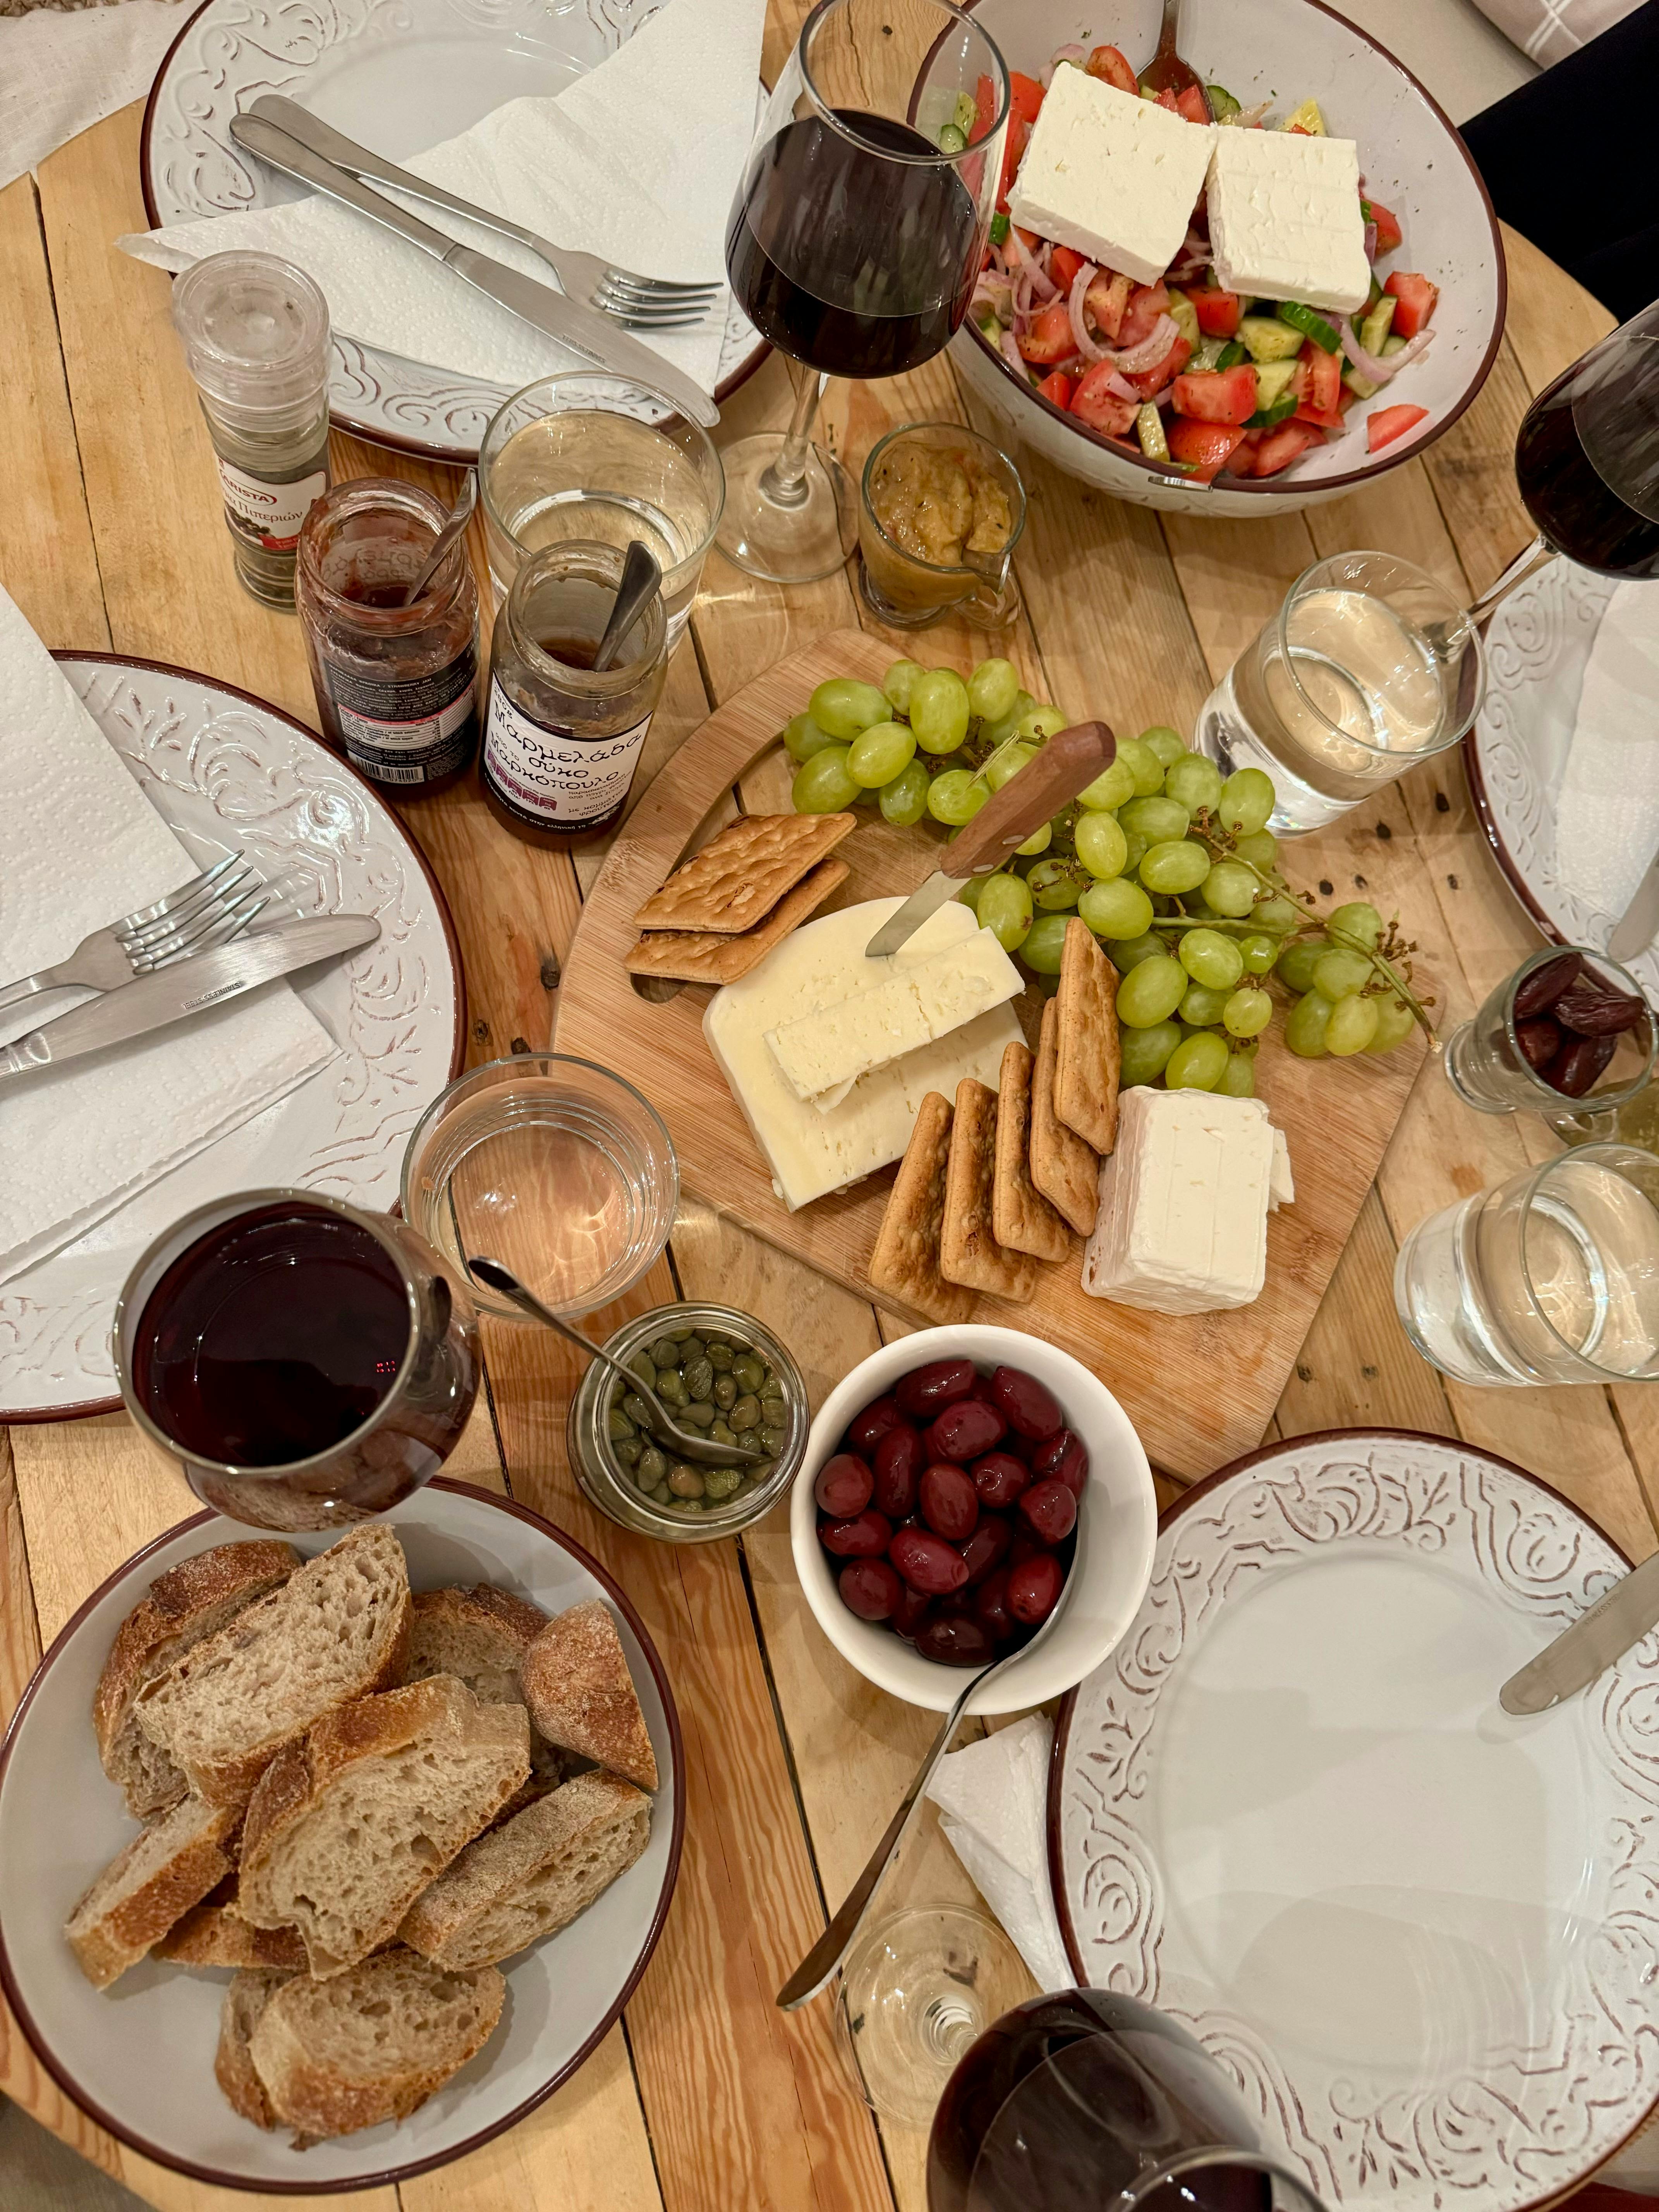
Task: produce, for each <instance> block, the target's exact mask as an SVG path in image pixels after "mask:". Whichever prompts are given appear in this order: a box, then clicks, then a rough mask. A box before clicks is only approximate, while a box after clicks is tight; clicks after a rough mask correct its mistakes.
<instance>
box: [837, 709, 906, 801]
mask: <svg viewBox="0 0 1659 2212" xmlns="http://www.w3.org/2000/svg"><path fill="white" fill-rule="evenodd" d="M915 756H916V741H915V738H913V737H912V736H911V734H910V732H909V731H908V730H907V729H906V728H905V726H904V725H903V723H902V722H872V724H871V726H870V727H869V728H868V729H867V730H861V731H860V732H859V734H858V736H857V737H855V738H854V740H853V742H852V744H851V745H850V746H848V752H847V773H848V775H850V776H851V777H852V779H853V781H854V783H861V784H862V785H863V786H864V788H865V789H866V791H879V790H880V788H881V787H882V786H883V784H884V783H890V782H891V781H893V778H894V777H895V776H896V775H897V774H898V773H899V771H900V769H906V768H908V767H909V765H910V763H911V762H912V761H913V760H914V759H915Z"/></svg>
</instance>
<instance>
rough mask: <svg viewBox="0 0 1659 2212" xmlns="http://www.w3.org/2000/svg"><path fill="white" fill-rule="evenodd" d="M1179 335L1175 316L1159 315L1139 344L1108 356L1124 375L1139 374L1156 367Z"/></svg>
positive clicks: (1114, 366)
mask: <svg viewBox="0 0 1659 2212" xmlns="http://www.w3.org/2000/svg"><path fill="white" fill-rule="evenodd" d="M1180 336H1181V332H1180V331H1179V329H1178V328H1177V327H1176V319H1175V317H1174V316H1173V315H1160V316H1159V317H1158V320H1157V321H1156V322H1155V323H1154V324H1153V325H1152V331H1151V332H1150V334H1149V335H1148V336H1147V337H1144V338H1142V340H1141V341H1140V343H1139V345H1133V346H1129V347H1127V349H1125V350H1124V351H1123V352H1121V353H1119V354H1114V355H1112V356H1109V359H1110V361H1111V363H1112V366H1113V368H1117V369H1121V370H1122V372H1123V374H1125V375H1126V376H1139V375H1141V374H1144V373H1145V372H1146V370H1147V369H1149V368H1157V367H1158V363H1159V362H1161V361H1162V360H1163V358H1164V355H1165V354H1166V353H1168V352H1169V350H1170V347H1171V346H1172V345H1173V344H1174V343H1175V342H1176V339H1177V338H1178V337H1180Z"/></svg>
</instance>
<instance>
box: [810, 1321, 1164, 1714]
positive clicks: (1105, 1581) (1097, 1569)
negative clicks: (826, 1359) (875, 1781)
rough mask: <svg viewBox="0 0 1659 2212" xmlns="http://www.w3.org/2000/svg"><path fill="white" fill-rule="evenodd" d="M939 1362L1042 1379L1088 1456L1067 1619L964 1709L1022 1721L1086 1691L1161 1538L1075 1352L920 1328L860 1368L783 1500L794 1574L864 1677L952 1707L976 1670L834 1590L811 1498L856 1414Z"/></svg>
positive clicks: (1120, 1429) (980, 1328)
mask: <svg viewBox="0 0 1659 2212" xmlns="http://www.w3.org/2000/svg"><path fill="white" fill-rule="evenodd" d="M936 1359H971V1360H972V1361H973V1363H974V1364H975V1367H977V1368H978V1369H979V1370H980V1372H981V1375H988V1374H990V1373H991V1371H992V1370H994V1368H998V1367H1017V1368H1019V1369H1021V1370H1023V1371H1024V1373H1026V1374H1028V1375H1032V1376H1036V1380H1037V1381H1038V1382H1039V1383H1042V1384H1043V1385H1044V1386H1045V1387H1046V1388H1047V1389H1048V1390H1050V1391H1051V1392H1052V1393H1053V1394H1054V1397H1055V1398H1056V1399H1057V1400H1058V1401H1059V1403H1060V1411H1061V1412H1062V1413H1064V1415H1065V1417H1066V1426H1067V1427H1068V1428H1069V1429H1071V1430H1073V1431H1074V1432H1075V1433H1076V1435H1077V1436H1079V1437H1080V1438H1081V1439H1082V1442H1083V1445H1084V1448H1085V1450H1086V1451H1087V1453H1088V1455H1089V1474H1088V1480H1087V1481H1086V1482H1085V1485H1084V1488H1083V1494H1082V1496H1081V1498H1079V1501H1078V1518H1077V1535H1076V1550H1075V1553H1074V1554H1073V1560H1072V1566H1071V1571H1070V1573H1069V1574H1068V1575H1067V1577H1066V1586H1065V1588H1064V1589H1063V1590H1062V1591H1061V1593H1060V1607H1061V1608H1062V1609H1063V1612H1064V1615H1065V1617H1064V1619H1063V1620H1060V1621H1058V1622H1056V1623H1055V1625H1054V1629H1053V1631H1052V1632H1050V1633H1049V1634H1048V1635H1047V1636H1045V1637H1044V1638H1043V1639H1042V1644H1041V1645H1040V1646H1038V1647H1037V1648H1036V1650H1033V1651H1032V1652H1031V1654H1030V1657H1029V1658H1024V1657H1022V1658H1020V1659H1018V1660H1017V1661H1016V1662H1014V1663H1013V1664H1012V1666H1010V1667H1009V1668H1007V1670H1006V1672H1005V1673H1003V1674H999V1675H998V1676H997V1678H996V1680H995V1681H994V1683H992V1684H991V1686H989V1688H988V1689H987V1690H985V1691H984V1692H975V1694H974V1696H973V1697H972V1698H971V1699H969V1704H968V1708H967V1709H968V1711H969V1712H970V1713H1017V1712H1024V1711H1025V1710H1026V1708H1027V1707H1028V1706H1030V1705H1041V1704H1042V1701H1043V1699H1045V1698H1054V1697H1058V1696H1059V1695H1060V1692H1062V1691H1064V1690H1069V1689H1070V1688H1072V1687H1073V1685H1074V1684H1076V1683H1078V1682H1080V1681H1081V1680H1083V1678H1084V1676H1085V1674H1090V1673H1091V1672H1092V1670H1093V1669H1094V1668H1097V1666H1099V1664H1100V1663H1101V1662H1102V1661H1103V1659H1104V1658H1105V1657H1106V1656H1107V1655H1108V1654H1109V1652H1110V1651H1112V1650H1114V1649H1115V1646H1116V1644H1117V1643H1118V1641H1119V1639H1120V1638H1121V1637H1122V1635H1123V1634H1124V1632H1125V1631H1126V1630H1127V1628H1128V1626H1129V1624H1130V1622H1131V1621H1133V1619H1134V1617H1135V1614H1136V1613H1137V1612H1138V1611H1139V1607H1140V1601H1141V1599H1142V1598H1143V1597H1144V1596H1145V1595H1146V1585H1147V1583H1148V1582H1149V1581H1150V1580H1151V1577H1152V1548H1153V1546H1154V1544H1155V1543H1156V1541H1157V1539H1158V1498H1157V1495H1156V1493H1155V1492H1154V1491H1153V1488H1152V1468H1151V1467H1150V1466H1149V1465H1148V1464H1147V1460H1146V1452H1145V1450H1144V1449H1142V1447H1141V1442H1140V1439H1139V1437H1138V1436H1137V1435H1136V1434H1135V1431H1134V1429H1133V1425H1132V1424H1131V1422H1130V1419H1129V1417H1128V1415H1127V1413H1125V1412H1124V1410H1123V1408H1122V1407H1121V1406H1120V1405H1119V1403H1118V1401H1117V1400H1116V1399H1115V1397H1114V1396H1113V1395H1112V1394H1111V1392H1110V1391H1109V1389H1107V1388H1106V1385H1105V1384H1104V1383H1103V1382H1101V1381H1100V1380H1099V1378H1098V1377H1097V1376H1094V1375H1091V1373H1090V1372H1089V1370H1088V1369H1087V1368H1086V1367H1085V1366H1084V1365H1083V1364H1082V1362H1081V1361H1080V1360H1076V1359H1073V1358H1072V1356H1071V1354H1070V1353H1069V1352H1061V1351H1060V1349H1059V1347H1058V1346H1055V1345H1052V1344H1048V1343H1045V1342H1044V1341H1043V1340H1042V1338H1041V1337H1037V1336H1027V1335H1026V1334H1024V1332H1023V1331H1022V1330H1019V1329H1015V1328H991V1327H989V1326H987V1325H984V1324H981V1323H977V1322H968V1323H965V1324H963V1326H962V1327H961V1328H924V1329H919V1330H918V1331H917V1332H916V1333H915V1335H913V1336H905V1337H901V1338H899V1339H898V1340H896V1342H895V1343H892V1344H884V1345H883V1346H882V1347H881V1349H880V1351H878V1352H872V1353H871V1355H870V1357H869V1358H867V1359H864V1360H860V1363H859V1364H858V1365H857V1366H856V1367H855V1368H854V1370H852V1372H851V1373H850V1374H849V1375H847V1376H843V1378H842V1381H841V1382H840V1383H837V1384H836V1388H835V1389H833V1390H832V1391H831V1392H830V1393H829V1396H828V1397H827V1398H826V1399H825V1400H824V1401H823V1405H822V1406H821V1407H819V1409H818V1413H817V1418H816V1419H815V1420H814V1421H813V1423H812V1430H811V1435H810V1437H808V1439H807V1444H806V1458H805V1462H804V1464H803V1465H802V1468H801V1470H800V1473H799V1475H798V1476H797V1477H796V1478H795V1487H794V1491H793V1494H792V1496H791V1498H790V1503H789V1535H790V1541H791V1543H792V1545H793V1549H794V1554H795V1571H796V1573H797V1574H798V1575H799V1577H800V1586H801V1588H802V1589H803V1590H804V1591H805V1594H806V1602H807V1603H808V1605H810V1606H811V1608H812V1612H813V1614H814V1617H815V1618H816V1620H817V1624H818V1626H819V1627H820V1628H821V1629H823V1632H824V1634H825V1635H826V1636H827V1637H828V1638H829V1641H830V1642H831V1643H832V1644H834V1645H835V1647H836V1650H837V1651H839V1652H840V1653H841V1655H842V1658H843V1659H845V1660H847V1661H848V1662H849V1663H850V1664H851V1665H853V1666H854V1667H856V1668H857V1669H858V1671H859V1672H860V1674H862V1675H863V1676H864V1677H865V1679H866V1680H867V1681H871V1682H873V1683H874V1684H875V1685H876V1686H877V1687H878V1689H882V1690H888V1691H890V1692H892V1694H893V1696H894V1697H896V1698H902V1699H904V1700H905V1702H906V1703H907V1704H908V1705H921V1706H923V1707H925V1708H926V1709H927V1711H930V1712H936V1713H943V1712H948V1711H950V1709H951V1706H952V1705H954V1704H955V1703H956V1701H957V1698H958V1697H959V1696H960V1695H961V1692H962V1686H963V1680H964V1677H965V1675H966V1674H967V1672H968V1671H969V1670H967V1669H965V1668H961V1667H946V1666H944V1665H942V1664H941V1663H940V1662H939V1661H938V1660H934V1659H924V1658H923V1657H922V1656H921V1653H920V1652H918V1651H916V1650H914V1649H913V1648H912V1646H911V1645H910V1644H907V1643H906V1642H905V1641H904V1640H903V1639H902V1638H901V1637H900V1636H898V1635H897V1634H896V1632H894V1631H893V1630H892V1629H891V1628H890V1627H889V1626H887V1624H886V1623H885V1622H884V1621H870V1620H860V1619H859V1618H858V1616H857V1615H856V1614H855V1613H850V1612H849V1611H848V1608H847V1607H846V1606H845V1605H844V1604H843V1603H842V1595H841V1592H840V1589H838V1587H837V1577H838V1575H839V1572H840V1569H841V1568H842V1565H844V1564H846V1563H845V1562H844V1561H842V1560H839V1559H831V1558H830V1556H829V1553H827V1552H826V1551H825V1550H824V1548H823V1545H822V1544H821V1543H819V1541H818V1509H817V1503H816V1501H815V1499H814V1498H813V1495H812V1486H813V1483H814V1482H815V1481H816V1480H817V1474H818V1470H819V1468H822V1467H823V1463H824V1462H825V1461H826V1460H827V1459H829V1458H830V1457H832V1456H833V1455H834V1454H835V1453H836V1451H838V1450H839V1449H841V1440H842V1436H843V1435H844V1434H845V1433H846V1430H847V1425H848V1422H849V1421H851V1420H852V1419H853V1417H854V1414H855V1413H860V1412H862V1410H863V1409H864V1407H866V1406H867V1405H869V1404H870V1403H871V1402H872V1401H873V1400H875V1399H877V1398H880V1397H884V1396H885V1395H886V1394H887V1393H888V1392H889V1391H890V1390H892V1389H894V1388H895V1387H896V1385H897V1384H898V1383H899V1382H900V1381H901V1380H902V1378H903V1377H904V1376H906V1375H908V1374H909V1373H910V1371H911V1370H912V1369H913V1368H917V1367H925V1366H927V1364H929V1363H930V1362H931V1361H933V1360H936Z"/></svg>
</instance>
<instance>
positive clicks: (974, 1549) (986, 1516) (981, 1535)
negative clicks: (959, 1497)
mask: <svg viewBox="0 0 1659 2212" xmlns="http://www.w3.org/2000/svg"><path fill="white" fill-rule="evenodd" d="M1013 1541H1014V1529H1013V1523H1012V1522H1010V1521H1005V1520H1004V1519H1003V1517H1002V1516H1001V1514H1000V1513H981V1515H980V1516H979V1522H978V1525H977V1526H976V1527H975V1530H974V1533H973V1534H972V1535H971V1536H970V1537H969V1539H968V1541H967V1542H966V1543H965V1544H963V1546H962V1547H961V1551H962V1556H963V1559H966V1560H967V1562H968V1583H967V1587H968V1588H969V1589H973V1587H974V1585H975V1583H982V1582H983V1581H984V1580H985V1577H987V1575H988V1574H989V1573H990V1571H991V1570H992V1569H993V1568H994V1567H1000V1565H1002V1562H1003V1559H1005V1557H1006V1554H1007V1550H1008V1547H1009V1545H1010V1544H1012V1542H1013Z"/></svg>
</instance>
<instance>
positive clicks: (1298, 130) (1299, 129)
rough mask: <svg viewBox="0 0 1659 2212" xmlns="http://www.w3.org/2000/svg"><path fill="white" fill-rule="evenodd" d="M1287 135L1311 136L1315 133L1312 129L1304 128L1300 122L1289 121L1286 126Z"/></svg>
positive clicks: (1291, 136) (1295, 136)
mask: <svg viewBox="0 0 1659 2212" xmlns="http://www.w3.org/2000/svg"><path fill="white" fill-rule="evenodd" d="M1313 135H1314V134H1313V132H1312V131H1308V130H1304V127H1303V126H1302V125H1301V124H1299V123H1287V124H1286V125H1285V137H1287V138H1311V137H1313Z"/></svg>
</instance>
